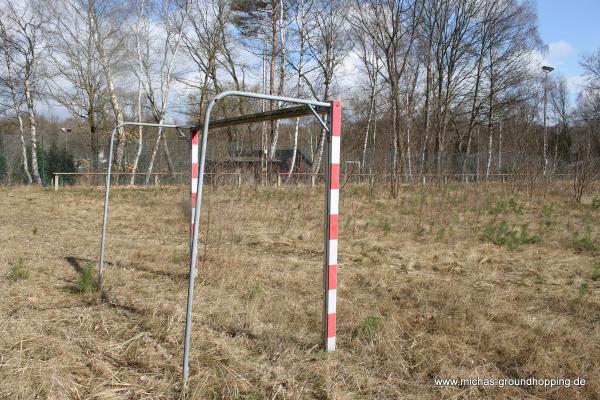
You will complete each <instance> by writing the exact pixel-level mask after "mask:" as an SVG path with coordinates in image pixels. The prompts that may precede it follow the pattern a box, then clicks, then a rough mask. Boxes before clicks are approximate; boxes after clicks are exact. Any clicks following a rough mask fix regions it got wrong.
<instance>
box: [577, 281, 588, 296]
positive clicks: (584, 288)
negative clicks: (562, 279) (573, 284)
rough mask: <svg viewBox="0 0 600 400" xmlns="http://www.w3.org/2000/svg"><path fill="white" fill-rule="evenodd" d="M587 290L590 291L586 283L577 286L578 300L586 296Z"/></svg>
mask: <svg viewBox="0 0 600 400" xmlns="http://www.w3.org/2000/svg"><path fill="white" fill-rule="evenodd" d="M589 290H590V287H589V285H588V284H587V283H585V282H583V283H582V284H581V285H579V290H578V293H579V298H580V299H581V298H583V297H584V296H585V295H586V294H588V292H589Z"/></svg>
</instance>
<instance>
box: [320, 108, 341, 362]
mask: <svg viewBox="0 0 600 400" xmlns="http://www.w3.org/2000/svg"><path fill="white" fill-rule="evenodd" d="M329 121H330V122H329V136H328V144H329V146H328V147H329V149H328V157H327V158H328V165H329V168H328V170H329V171H328V174H327V179H326V185H327V207H326V210H325V213H326V217H325V221H326V222H325V223H326V227H325V237H326V239H325V240H326V242H325V261H324V266H323V271H324V272H323V287H324V291H325V293H324V296H323V298H324V302H323V338H324V340H323V341H324V348H325V351H327V352H330V351H334V350H335V339H336V315H337V314H336V302H337V264H338V262H337V255H338V227H339V201H340V140H341V134H342V129H341V124H342V105H341V103H340V102H339V101H332V102H331V111H330V119H329Z"/></svg>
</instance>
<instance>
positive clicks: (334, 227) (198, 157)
mask: <svg viewBox="0 0 600 400" xmlns="http://www.w3.org/2000/svg"><path fill="white" fill-rule="evenodd" d="M225 97H246V98H254V99H262V100H270V101H278V102H280V103H283V104H296V106H293V107H285V108H279V109H278V110H273V111H266V112H261V113H255V114H249V115H241V116H237V117H232V118H223V119H218V120H215V121H212V122H211V112H212V109H213V107H214V105H215V104H216V103H217V102H218V101H220V100H221V99H223V98H225ZM311 114H312V115H314V116H315V117H316V118H317V120H318V121H319V122H320V124H321V125H322V127H323V129H324V131H325V134H326V139H327V140H326V141H325V142H326V143H327V152H326V153H325V162H324V170H325V171H324V175H325V188H326V190H325V212H324V221H323V228H324V234H323V239H324V256H323V320H322V346H323V350H324V351H326V352H332V351H334V350H335V346H336V302H337V254H338V227H339V217H338V215H339V190H340V141H341V119H342V106H341V103H340V101H338V100H332V101H328V102H320V101H316V100H308V99H298V98H291V97H283V96H272V95H266V94H260V93H252V92H240V91H225V92H221V93H219V94H217V95H216V96H215V97H214V98H213V99H212V100H211V101H210V102H209V104H208V106H207V108H206V111H205V114H204V123H203V124H202V125H199V126H186V125H167V124H150V123H141V122H125V123H123V124H120V125H117V126H115V127H114V128H113V130H112V132H111V138H110V149H109V158H108V168H107V174H106V186H105V193H104V215H103V221H102V236H101V241H100V256H99V263H98V285H99V287H100V288H102V285H103V278H104V275H103V273H104V271H103V269H104V249H105V242H106V226H107V222H108V211H109V207H108V206H109V192H110V183H111V173H112V161H113V146H114V139H115V133H116V131H117V130H118V129H120V128H122V127H124V126H150V127H163V128H174V129H178V130H181V129H190V130H191V132H190V142H191V151H192V154H191V163H190V164H191V190H190V197H191V210H192V217H191V221H190V222H191V224H190V236H191V238H190V239H191V240H190V266H189V281H188V296H187V304H186V321H185V333H184V349H183V360H182V361H183V365H182V370H183V384H184V388H185V387H186V386H187V382H188V376H189V353H190V342H191V330H192V306H193V300H194V283H195V278H196V274H197V262H198V236H199V223H200V216H201V212H202V191H203V186H204V176H205V166H206V153H207V145H208V132H209V129H216V128H221V127H227V126H235V125H242V124H249V123H254V122H262V121H272V120H277V119H286V118H295V117H301V116H306V115H311ZM321 115H327V119H326V122H324V121H323V119H322V118H321ZM200 130H202V134H200Z"/></svg>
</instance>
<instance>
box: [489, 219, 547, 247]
mask: <svg viewBox="0 0 600 400" xmlns="http://www.w3.org/2000/svg"><path fill="white" fill-rule="evenodd" d="M484 235H485V239H486V240H487V241H488V242H492V243H494V244H495V245H497V246H503V247H506V248H508V249H510V250H517V249H519V248H520V247H521V246H523V245H526V244H533V243H539V242H540V241H541V238H540V237H539V236H536V235H533V236H532V235H531V234H530V233H529V224H523V225H521V226H520V227H519V228H513V227H511V226H510V225H509V224H508V222H506V221H501V222H499V223H492V224H490V225H488V226H487V227H486V228H485V232H484Z"/></svg>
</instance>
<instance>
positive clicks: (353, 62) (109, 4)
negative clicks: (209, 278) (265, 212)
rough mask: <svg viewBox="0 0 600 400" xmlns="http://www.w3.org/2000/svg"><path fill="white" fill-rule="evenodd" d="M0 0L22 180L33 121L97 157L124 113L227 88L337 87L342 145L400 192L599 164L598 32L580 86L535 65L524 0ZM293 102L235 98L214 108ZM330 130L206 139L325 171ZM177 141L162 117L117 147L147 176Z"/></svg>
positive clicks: (190, 104)
mask: <svg viewBox="0 0 600 400" xmlns="http://www.w3.org/2000/svg"><path fill="white" fill-rule="evenodd" d="M0 7H1V8H2V10H3V13H2V14H1V15H0V50H1V51H0V61H1V62H0V133H1V135H0V136H3V137H4V139H3V140H1V141H0V156H1V157H3V160H2V162H0V166H2V165H4V171H2V169H1V168H0V173H4V174H9V173H13V174H14V175H15V176H17V177H18V178H17V180H19V181H20V182H21V183H25V184H37V185H41V184H42V179H41V178H40V173H39V167H38V163H39V160H38V154H39V151H38V146H39V143H38V142H39V140H38V139H39V136H40V133H41V131H40V129H41V128H40V126H44V127H45V128H44V129H48V130H50V131H56V130H57V129H56V127H57V126H66V125H68V126H70V127H72V129H73V132H74V133H73V135H79V137H85V143H84V144H82V146H80V147H79V148H77V149H74V150H73V151H77V153H76V154H74V156H75V158H76V159H78V160H84V161H85V162H84V163H83V164H84V167H82V168H84V169H85V170H86V171H96V172H97V171H100V170H102V169H103V168H105V165H103V162H102V155H103V154H106V149H107V145H108V143H107V137H108V134H109V132H110V129H111V128H112V127H113V126H115V125H116V124H118V123H121V122H123V121H125V120H130V121H147V122H156V123H161V122H172V121H176V122H181V123H195V122H197V121H199V120H200V118H201V116H202V113H203V110H204V106H205V104H206V103H207V101H208V100H210V98H211V97H212V95H214V94H215V93H217V92H220V91H223V90H226V89H235V90H248V91H257V92H263V93H267V94H271V95H287V96H294V97H311V98H316V99H319V100H331V99H336V98H339V99H341V100H342V101H343V104H344V125H343V142H342V143H343V144H342V146H343V148H342V157H343V162H345V161H354V162H358V165H360V167H359V170H358V171H357V172H360V173H365V174H366V173H377V174H386V176H388V177H389V182H390V184H391V192H392V194H393V195H394V194H396V193H397V190H398V185H399V184H400V182H402V181H406V180H407V179H408V180H415V181H418V180H419V179H420V178H421V177H422V176H424V175H427V174H437V175H438V176H439V175H441V174H455V175H463V176H464V177H465V179H470V178H469V177H473V176H476V177H477V179H486V178H487V177H490V175H493V174H513V175H540V176H544V175H552V174H558V173H575V172H576V171H577V170H580V169H581V168H583V167H582V166H583V165H585V166H588V167H589V168H592V169H593V168H597V160H598V155H599V154H600V49H599V50H598V51H597V52H596V53H594V54H589V55H588V56H586V57H584V58H583V59H582V60H580V63H581V66H582V67H583V69H584V71H585V74H586V75H585V76H586V78H587V79H586V81H585V86H584V87H582V88H581V92H580V93H578V94H575V93H570V92H569V87H568V85H567V82H566V80H565V78H562V77H561V74H560V71H555V72H553V73H552V74H549V75H548V74H544V73H543V72H542V70H541V65H540V64H539V61H538V60H539V59H540V58H541V57H540V54H542V55H543V51H544V50H543V48H544V44H543V43H542V41H541V39H540V38H539V35H538V31H537V17H536V8H535V5H534V4H532V3H530V2H528V1H519V0H390V1H386V0H262V1H250V0H162V1H160V0H131V1H116V0H55V1H47V0H23V1H18V2H17V1H14V0H13V1H11V0H2V1H1V2H0ZM573 99H576V100H575V101H574V100H573ZM282 106H284V105H282V104H278V103H277V102H262V103H258V104H257V103H255V102H250V101H248V100H228V101H227V102H223V104H221V105H220V106H219V109H218V113H220V114H221V115H237V114H241V113H247V112H253V111H266V110H273V109H276V108H278V107H282ZM53 110H62V111H61V113H59V115H63V116H64V117H61V118H59V119H61V121H56V118H55V120H52V121H50V120H51V118H50V117H49V115H51V114H53V112H54V111H53ZM544 115H546V119H545V120H544ZM54 133H55V132H54ZM9 139H10V140H9ZM324 139H325V131H323V130H322V129H320V127H319V125H318V124H313V123H311V122H310V121H308V120H307V121H302V120H293V121H282V122H271V123H262V124H255V125H252V126H249V127H241V128H237V129H233V128H230V129H228V130H227V131H226V132H224V133H223V134H222V135H218V136H215V137H214V138H213V139H211V140H213V141H214V143H218V146H215V147H214V149H216V150H215V151H218V152H220V153H219V154H220V157H232V156H233V155H234V154H235V153H236V152H240V151H242V150H248V149H251V150H260V151H261V152H263V154H266V155H267V158H273V157H274V154H275V151H276V149H278V148H289V149H293V158H292V160H293V161H292V168H293V163H294V162H295V160H296V154H297V151H299V149H301V150H302V151H303V153H305V154H308V156H309V157H310V159H311V160H312V161H313V163H312V171H311V172H312V173H314V174H317V173H318V172H319V170H320V167H321V164H322V159H323V148H324V143H325V140H324ZM170 140H171V139H168V137H167V135H166V134H165V133H164V132H163V131H162V130H158V131H157V130H147V129H144V128H141V127H140V128H135V129H130V130H127V129H124V128H122V129H120V130H119V132H118V135H117V145H116V157H115V160H114V162H115V164H116V166H117V168H118V169H120V170H122V171H128V172H143V173H146V179H145V181H146V183H148V180H149V179H150V173H151V172H152V171H153V170H154V169H156V168H157V167H156V163H157V160H158V159H159V158H160V159H162V160H164V162H162V164H161V165H163V166H165V168H164V169H165V170H167V171H168V172H173V171H175V170H176V169H177V168H178V167H177V165H179V164H178V160H181V159H187V157H189V156H188V155H187V153H185V154H180V151H178V150H177V149H178V147H174V145H173V143H172V141H170ZM9 141H10V142H11V143H12V146H13V150H14V151H12V152H11V151H8V150H7V146H8V145H7V143H8V142H9ZM3 148H4V151H3ZM215 157H216V155H215ZM9 167H10V168H9ZM588 167H586V168H588ZM9 169H11V171H12V172H10V171H9ZM15 171H16V172H15ZM291 171H292V169H290V173H291ZM131 179H132V180H131V183H133V177H132V178H131Z"/></svg>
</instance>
